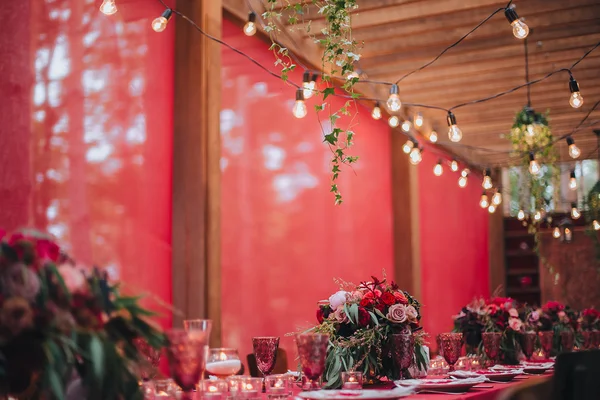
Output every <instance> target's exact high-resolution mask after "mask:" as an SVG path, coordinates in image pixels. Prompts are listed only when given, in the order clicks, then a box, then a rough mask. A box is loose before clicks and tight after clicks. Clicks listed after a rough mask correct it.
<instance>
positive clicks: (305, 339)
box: [296, 333, 329, 390]
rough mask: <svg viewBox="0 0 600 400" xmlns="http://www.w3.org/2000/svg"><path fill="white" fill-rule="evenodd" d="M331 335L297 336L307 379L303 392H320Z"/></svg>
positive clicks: (299, 352) (303, 369)
mask: <svg viewBox="0 0 600 400" xmlns="http://www.w3.org/2000/svg"><path fill="white" fill-rule="evenodd" d="M328 344H329V335H323V334H318V333H303V334H299V335H296V346H297V347H298V357H299V358H300V366H301V368H302V373H303V374H304V376H305V377H306V383H305V385H304V387H303V388H302V389H303V390H319V389H321V388H320V385H319V383H318V381H319V377H320V376H321V375H322V374H323V372H325V359H326V357H327V346H328Z"/></svg>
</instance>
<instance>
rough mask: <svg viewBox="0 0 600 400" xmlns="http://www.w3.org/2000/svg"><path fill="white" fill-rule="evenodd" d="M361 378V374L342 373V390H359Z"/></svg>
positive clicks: (353, 372)
mask: <svg viewBox="0 0 600 400" xmlns="http://www.w3.org/2000/svg"><path fill="white" fill-rule="evenodd" d="M362 383H363V376H362V372H357V371H347V372H342V389H346V390H360V389H362Z"/></svg>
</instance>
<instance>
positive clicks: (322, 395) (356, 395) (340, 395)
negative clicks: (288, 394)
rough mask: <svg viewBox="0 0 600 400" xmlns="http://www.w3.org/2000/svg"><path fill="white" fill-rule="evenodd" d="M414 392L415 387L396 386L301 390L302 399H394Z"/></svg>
mask: <svg viewBox="0 0 600 400" xmlns="http://www.w3.org/2000/svg"><path fill="white" fill-rule="evenodd" d="M412 393H414V387H412V386H411V387H396V388H394V389H392V390H374V389H364V390H314V391H309V392H301V393H299V394H298V397H299V398H300V399H307V400H354V399H356V400H393V399H399V398H400V397H406V396H409V395H411V394H412Z"/></svg>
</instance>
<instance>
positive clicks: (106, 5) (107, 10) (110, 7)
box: [100, 0, 117, 15]
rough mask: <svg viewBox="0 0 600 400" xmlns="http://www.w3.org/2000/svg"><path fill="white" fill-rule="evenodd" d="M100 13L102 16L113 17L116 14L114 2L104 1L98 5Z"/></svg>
mask: <svg viewBox="0 0 600 400" xmlns="http://www.w3.org/2000/svg"><path fill="white" fill-rule="evenodd" d="M100 12H101V13H102V14H104V15H113V14H114V13H116V12H117V5H116V4H115V0H104V1H103V2H102V4H101V5H100Z"/></svg>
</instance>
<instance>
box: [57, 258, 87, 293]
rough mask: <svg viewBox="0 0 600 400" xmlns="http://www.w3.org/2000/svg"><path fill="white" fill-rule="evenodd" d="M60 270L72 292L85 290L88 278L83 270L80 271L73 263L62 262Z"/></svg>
mask: <svg viewBox="0 0 600 400" xmlns="http://www.w3.org/2000/svg"><path fill="white" fill-rule="evenodd" d="M58 272H59V273H60V276H62V278H63V281H64V282H65V286H66V287H67V289H68V290H69V292H71V293H77V292H83V291H84V290H85V288H86V279H85V275H84V274H83V271H80V270H79V269H77V268H76V267H74V266H72V265H71V264H62V265H61V266H60V267H58Z"/></svg>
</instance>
